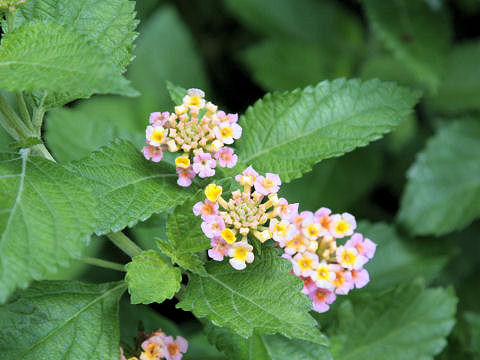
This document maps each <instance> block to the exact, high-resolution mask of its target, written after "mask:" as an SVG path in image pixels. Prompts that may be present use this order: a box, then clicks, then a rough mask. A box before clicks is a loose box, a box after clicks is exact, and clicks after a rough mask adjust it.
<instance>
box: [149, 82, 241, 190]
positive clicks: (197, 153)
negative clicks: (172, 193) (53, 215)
mask: <svg viewBox="0 0 480 360" xmlns="http://www.w3.org/2000/svg"><path fill="white" fill-rule="evenodd" d="M204 98H205V93H204V92H203V91H202V90H199V89H189V90H188V92H187V95H186V96H185V97H184V98H183V103H182V104H181V105H179V106H176V107H175V112H174V113H171V114H170V113H169V112H154V113H152V114H150V119H149V121H150V125H149V126H148V127H147V129H146V146H145V147H144V148H143V149H142V152H143V154H144V156H145V158H146V159H148V160H152V161H154V162H159V161H160V160H162V157H163V152H164V151H166V150H168V151H170V152H180V153H182V154H181V155H180V156H178V157H177V158H176V159H175V166H176V169H177V174H178V181H177V183H178V185H180V186H190V185H191V184H192V178H194V177H195V176H197V175H198V176H199V177H201V178H205V177H211V176H214V175H215V168H216V167H217V164H218V165H219V166H220V167H228V168H232V167H234V166H235V164H236V163H237V155H235V153H234V151H233V149H232V148H230V147H228V146H226V145H230V144H233V142H234V140H235V139H238V138H240V136H241V135H242V128H241V127H240V125H238V124H237V122H238V115H237V114H226V113H225V112H224V111H221V110H218V107H217V106H216V105H214V104H212V103H211V102H206V101H205V99H204Z"/></svg>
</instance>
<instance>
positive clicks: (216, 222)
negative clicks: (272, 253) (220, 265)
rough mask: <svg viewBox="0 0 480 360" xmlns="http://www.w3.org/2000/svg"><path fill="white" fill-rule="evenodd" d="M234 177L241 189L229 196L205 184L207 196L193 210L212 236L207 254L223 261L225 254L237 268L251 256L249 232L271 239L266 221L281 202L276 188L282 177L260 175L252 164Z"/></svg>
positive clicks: (214, 186)
mask: <svg viewBox="0 0 480 360" xmlns="http://www.w3.org/2000/svg"><path fill="white" fill-rule="evenodd" d="M235 180H236V181H237V182H238V183H240V185H242V186H243V191H242V190H236V191H234V192H232V196H231V199H230V200H228V201H226V200H225V199H224V198H223V197H222V192H223V189H222V187H221V186H218V185H216V184H210V185H208V186H207V187H206V188H205V196H206V199H205V201H204V202H198V203H197V204H195V205H194V207H193V213H194V214H195V215H197V216H199V215H200V216H201V217H202V220H203V222H202V230H203V233H204V234H205V235H206V236H207V237H208V238H210V239H211V246H212V248H211V249H210V250H208V255H209V257H210V258H212V259H214V260H216V261H222V260H223V258H224V257H225V256H227V257H229V258H230V264H231V265H232V266H233V267H234V268H235V269H237V270H243V269H245V268H246V266H247V264H246V263H251V262H253V260H254V254H253V246H252V245H250V243H249V242H248V235H249V234H251V235H253V236H254V237H255V238H256V239H258V240H259V241H260V242H261V243H264V242H265V241H267V240H269V239H271V237H272V234H271V232H270V230H269V229H268V227H266V226H265V225H266V223H267V222H268V221H269V220H270V219H272V218H273V217H275V216H277V214H278V213H279V209H280V207H281V206H282V205H281V204H282V202H281V201H280V200H279V199H278V196H277V192H278V190H279V189H280V185H281V181H280V177H279V176H278V175H277V174H271V173H267V174H266V175H265V176H262V175H259V174H258V173H257V172H256V171H255V170H254V169H253V168H252V167H251V166H250V167H248V168H247V169H246V170H245V171H244V172H243V173H242V174H240V175H237V176H236V177H235Z"/></svg>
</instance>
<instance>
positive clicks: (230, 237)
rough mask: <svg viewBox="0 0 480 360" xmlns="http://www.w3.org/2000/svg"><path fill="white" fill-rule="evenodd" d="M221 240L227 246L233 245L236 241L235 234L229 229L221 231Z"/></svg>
mask: <svg viewBox="0 0 480 360" xmlns="http://www.w3.org/2000/svg"><path fill="white" fill-rule="evenodd" d="M221 236H222V239H223V240H225V241H226V242H227V243H229V244H233V243H234V242H235V240H236V237H235V233H234V232H233V231H232V230H230V229H227V228H225V229H223V230H222V233H221Z"/></svg>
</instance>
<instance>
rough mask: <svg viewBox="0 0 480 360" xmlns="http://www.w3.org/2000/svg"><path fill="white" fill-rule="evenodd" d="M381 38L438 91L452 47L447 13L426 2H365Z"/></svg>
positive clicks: (369, 17)
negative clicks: (450, 46)
mask: <svg viewBox="0 0 480 360" xmlns="http://www.w3.org/2000/svg"><path fill="white" fill-rule="evenodd" d="M363 4H364V7H365V10H366V13H367V16H368V19H369V21H370V23H371V25H372V27H373V30H374V31H375V32H376V34H377V35H378V37H379V38H380V39H381V40H382V41H383V43H384V44H385V46H386V47H387V48H388V49H389V50H390V51H392V52H393V54H394V55H395V57H396V58H398V59H399V60H400V61H401V62H402V63H404V64H405V65H406V66H407V67H409V68H410V69H411V70H412V71H413V72H414V73H415V74H416V77H417V78H418V79H419V80H421V81H422V82H423V83H424V84H425V85H427V86H428V87H429V88H430V89H431V90H435V89H436V88H437V87H438V85H439V83H440V75H441V73H442V71H443V70H444V66H445V59H446V55H447V52H448V48H449V45H450V38H451V30H450V23H449V19H448V14H447V12H446V10H445V9H444V8H443V9H437V10H433V9H432V8H430V7H429V6H428V5H427V2H426V1H424V0H398V1H395V2H386V1H382V0H365V1H363Z"/></svg>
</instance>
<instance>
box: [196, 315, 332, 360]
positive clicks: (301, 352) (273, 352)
mask: <svg viewBox="0 0 480 360" xmlns="http://www.w3.org/2000/svg"><path fill="white" fill-rule="evenodd" d="M205 331H206V333H207V336H208V339H209V341H210V342H211V343H212V344H214V345H215V346H217V348H218V349H219V350H221V351H223V352H224V353H225V354H226V355H227V356H228V358H229V359H231V360H257V359H262V360H284V359H291V360H332V359H333V358H332V356H331V355H330V353H329V352H328V350H327V348H326V347H325V346H322V345H319V344H314V343H312V342H309V341H304V340H299V339H287V338H286V337H283V336H280V335H256V334H254V335H252V336H250V337H249V338H248V339H245V338H243V337H241V336H239V335H237V334H235V333H234V332H233V331H231V330H229V329H227V328H219V327H217V326H214V325H212V324H211V323H208V324H207V325H206V327H205Z"/></svg>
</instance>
